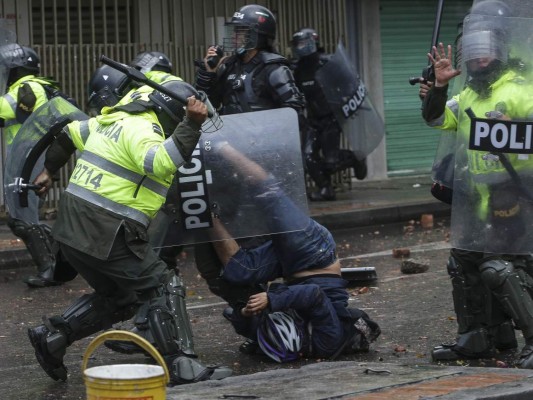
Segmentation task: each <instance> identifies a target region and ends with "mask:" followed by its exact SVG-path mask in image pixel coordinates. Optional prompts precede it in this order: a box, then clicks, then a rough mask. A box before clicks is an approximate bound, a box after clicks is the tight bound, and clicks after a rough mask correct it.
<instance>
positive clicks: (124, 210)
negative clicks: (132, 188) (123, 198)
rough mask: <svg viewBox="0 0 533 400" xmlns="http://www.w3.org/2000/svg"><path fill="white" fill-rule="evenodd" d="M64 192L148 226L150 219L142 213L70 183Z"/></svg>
mask: <svg viewBox="0 0 533 400" xmlns="http://www.w3.org/2000/svg"><path fill="white" fill-rule="evenodd" d="M65 191H66V192H69V193H70V194H72V195H74V196H76V197H79V198H80V199H83V200H86V201H88V202H89V203H92V204H94V205H97V206H99V207H102V208H104V209H106V210H109V211H111V212H113V213H115V214H117V215H120V216H122V217H126V218H128V219H131V220H133V221H137V222H138V223H140V224H142V225H143V226H145V227H148V225H149V224H150V218H149V217H148V216H147V215H145V214H144V213H143V212H141V211H139V210H136V209H135V208H132V207H128V206H126V205H123V204H118V203H115V202H114V201H112V200H109V199H106V198H105V197H103V196H100V195H99V194H97V193H94V192H91V191H90V190H88V189H85V188H83V187H81V186H78V185H76V184H74V183H72V182H70V183H69V185H68V186H67V189H66V190H65Z"/></svg>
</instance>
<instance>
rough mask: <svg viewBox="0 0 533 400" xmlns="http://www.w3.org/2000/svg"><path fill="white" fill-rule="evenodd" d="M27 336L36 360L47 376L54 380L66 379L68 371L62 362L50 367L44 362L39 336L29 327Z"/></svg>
mask: <svg viewBox="0 0 533 400" xmlns="http://www.w3.org/2000/svg"><path fill="white" fill-rule="evenodd" d="M28 338H29V339H30V343H31V345H32V346H33V348H34V349H35V357H36V358H37V361H38V362H39V364H40V365H41V368H42V369H43V370H44V372H46V373H47V374H48V376H49V377H50V378H52V379H53V380H55V381H59V380H61V381H63V382H64V381H66V380H67V372H68V371H67V367H65V365H63V364H61V365H60V366H59V367H52V366H51V365H50V364H48V363H47V362H46V360H45V359H44V357H43V355H42V348H41V343H40V337H38V336H37V335H35V334H34V333H33V331H32V330H31V329H28Z"/></svg>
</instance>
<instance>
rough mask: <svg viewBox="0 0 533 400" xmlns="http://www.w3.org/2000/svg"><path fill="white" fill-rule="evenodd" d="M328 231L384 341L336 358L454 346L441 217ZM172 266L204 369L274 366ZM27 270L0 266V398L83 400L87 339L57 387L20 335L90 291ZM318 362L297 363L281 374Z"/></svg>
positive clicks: (113, 357) (73, 352) (102, 357)
mask: <svg viewBox="0 0 533 400" xmlns="http://www.w3.org/2000/svg"><path fill="white" fill-rule="evenodd" d="M333 234H334V237H335V239H336V241H337V245H338V253H339V257H340V258H341V260H342V264H343V267H349V266H373V267H375V268H376V271H377V274H378V280H377V281H374V282H364V283H352V284H351V285H350V287H349V292H350V303H351V304H352V305H353V306H356V307H359V308H362V309H364V310H365V311H367V313H368V314H369V315H370V316H371V317H372V318H373V319H374V320H375V321H377V322H378V323H379V324H380V326H381V328H382V335H381V336H380V338H379V339H378V340H377V341H376V343H374V345H373V346H372V347H371V350H370V352H369V353H365V354H359V355H351V356H346V357H344V358H341V359H340V361H347V360H358V361H361V362H378V363H379V362H383V363H398V364H403V365H429V364H431V360H430V356H429V355H430V351H431V348H432V347H433V346H434V345H436V344H439V343H441V342H444V341H450V340H452V339H453V338H454V336H455V331H456V321H455V318H454V313H453V307H452V299H451V285H450V282H449V280H448V277H447V274H446V268H445V265H446V260H447V258H448V247H449V246H448V242H447V239H448V236H449V231H448V221H447V220H445V219H442V220H437V221H435V223H434V227H433V228H431V229H427V228H426V229H425V228H422V227H421V225H420V223H419V221H411V222H406V223H401V224H393V225H387V226H370V227H365V228H360V229H350V230H339V231H334V232H333ZM399 247H403V248H409V249H410V251H411V255H410V257H411V258H413V259H414V260H415V261H417V262H420V263H427V264H428V265H429V269H428V270H427V271H426V272H424V273H420V274H410V275H406V274H403V273H402V272H401V270H400V268H401V263H402V259H399V258H394V257H393V256H392V249H394V248H399ZM179 267H180V270H181V272H182V275H183V277H184V280H185V282H186V284H187V295H188V298H187V304H188V310H189V315H190V318H191V321H192V326H193V331H194V333H195V347H196V351H197V353H198V355H199V359H200V360H201V361H202V362H204V363H206V364H219V365H226V366H229V367H231V368H233V370H234V374H236V375H244V374H250V373H254V372H258V371H265V370H272V369H276V368H280V365H278V364H275V363H273V362H271V361H269V360H268V359H267V358H266V357H265V356H261V355H255V356H249V355H244V354H241V353H240V352H239V351H238V347H239V345H240V344H241V343H242V338H241V337H239V336H238V335H236V334H235V333H234V332H233V330H232V328H231V326H230V324H229V323H228V322H227V321H226V320H224V318H223V317H222V314H221V313H222V310H223V309H224V307H225V303H224V302H222V301H221V299H219V298H217V297H216V296H214V295H212V294H211V293H210V292H209V291H208V290H207V288H206V285H205V284H204V282H203V281H202V279H201V278H200V277H199V276H198V274H197V272H196V270H195V268H194V260H193V257H192V255H191V253H190V251H189V250H188V249H185V251H184V252H182V254H181V255H180V257H179ZM32 272H33V267H32V266H31V265H28V266H22V267H19V268H16V269H9V270H0V296H1V302H2V306H1V308H0V310H1V311H0V344H1V348H2V351H1V352H0V374H1V376H2V378H1V379H0V398H1V399H21V400H24V399H33V400H35V399H43V400H44V399H46V400H55V399H68V400H73V399H85V386H84V383H83V380H82V373H81V371H80V367H81V362H82V359H83V353H84V351H85V349H86V347H87V345H88V343H89V342H90V340H91V339H92V338H93V337H94V336H93V337H91V338H86V339H84V340H80V341H79V342H76V343H74V344H73V345H72V346H71V347H70V348H69V349H68V352H67V355H66V357H65V364H66V365H67V367H68V369H69V379H68V381H67V382H66V383H63V382H54V381H53V380H51V379H50V378H49V377H48V376H47V375H46V374H45V373H44V372H43V371H42V370H41V369H40V367H39V365H38V364H37V362H36V360H35V357H34V354H33V349H32V348H31V346H30V344H29V342H28V340H27V336H26V330H27V328H28V327H29V326H34V325H38V324H40V323H41V318H42V316H43V315H53V314H56V313H61V312H62V311H63V310H64V309H65V307H66V306H67V305H68V304H69V303H70V302H71V301H72V300H73V299H75V298H77V297H79V296H81V295H82V294H84V293H90V292H91V289H90V288H89V287H88V285H87V284H86V283H85V282H84V281H83V280H82V279H80V278H76V279H75V280H74V281H72V282H69V283H67V284H65V285H63V286H60V287H52V288H45V289H38V290H35V289H29V288H27V287H26V285H25V284H24V283H23V282H22V278H23V277H24V276H26V275H28V274H30V273H32ZM117 327H118V328H123V329H129V328H130V327H131V325H130V324H129V323H124V324H122V325H119V326H117ZM95 336H96V335H95ZM519 340H520V343H522V341H521V338H520V339H519ZM511 359H512V354H502V355H500V356H499V357H498V359H493V360H482V361H480V362H476V363H475V365H479V366H497V365H499V366H501V363H502V362H504V363H507V364H508V365H509V366H512V361H511ZM320 361H321V360H301V361H299V362H297V363H294V364H292V365H283V368H298V367H300V366H302V365H306V364H313V363H317V362H320ZM148 362H150V361H149V360H147V359H146V358H145V357H143V356H132V355H129V356H128V355H121V354H116V353H113V352H111V351H110V350H108V349H106V348H104V347H102V348H99V349H98V350H97V351H96V352H95V353H94V354H93V357H92V358H91V359H90V360H89V366H95V365H106V364H118V363H148ZM498 363H499V364H498Z"/></svg>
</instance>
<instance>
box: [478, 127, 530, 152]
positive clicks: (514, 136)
mask: <svg viewBox="0 0 533 400" xmlns="http://www.w3.org/2000/svg"><path fill="white" fill-rule="evenodd" d="M532 135H533V122H527V121H502V120H497V119H482V118H473V119H472V120H471V125H470V141H469V146H468V148H469V149H470V150H482V151H489V152H498V153H520V154H533V151H532V142H533V140H532Z"/></svg>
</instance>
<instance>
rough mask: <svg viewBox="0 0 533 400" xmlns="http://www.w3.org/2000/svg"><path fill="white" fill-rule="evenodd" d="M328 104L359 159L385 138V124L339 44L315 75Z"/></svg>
mask: <svg viewBox="0 0 533 400" xmlns="http://www.w3.org/2000/svg"><path fill="white" fill-rule="evenodd" d="M316 80H317V82H318V83H319V84H320V86H321V88H322V90H323V92H324V95H325V96H326V99H327V102H328V103H329V105H330V107H331V110H332V111H333V114H334V115H335V118H336V120H337V121H338V123H339V125H340V126H341V127H342V132H343V134H344V135H345V136H346V138H347V139H348V142H349V143H350V147H351V148H352V150H353V151H354V153H355V154H356V156H357V158H358V159H363V158H365V157H366V156H367V155H369V154H370V153H371V152H372V151H373V150H374V149H375V148H376V147H377V146H378V145H379V143H380V142H381V140H382V139H383V136H384V135H385V124H384V122H383V119H382V118H381V117H380V116H379V114H378V113H377V111H376V109H375V108H374V106H373V105H372V102H371V100H370V98H369V96H368V92H367V90H366V87H365V85H364V83H363V81H362V80H361V78H360V77H359V74H358V73H357V70H356V68H355V67H354V66H353V64H352V63H351V62H350V59H349V58H348V55H347V54H346V51H345V50H344V47H343V46H342V44H340V43H339V44H338V46H337V50H336V52H335V54H333V56H332V57H331V58H330V60H329V61H328V62H327V63H326V65H324V66H323V67H322V68H320V69H319V70H318V71H317V73H316Z"/></svg>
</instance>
